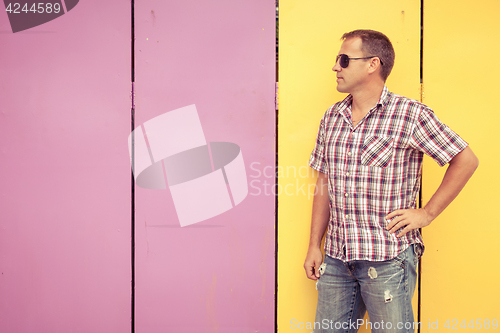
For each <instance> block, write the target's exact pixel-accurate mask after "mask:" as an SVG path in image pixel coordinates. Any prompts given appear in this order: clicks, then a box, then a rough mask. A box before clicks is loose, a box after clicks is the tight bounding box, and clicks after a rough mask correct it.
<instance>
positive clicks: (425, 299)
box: [421, 0, 500, 332]
mask: <svg viewBox="0 0 500 333" xmlns="http://www.w3.org/2000/svg"><path fill="white" fill-rule="evenodd" d="M499 11H500V3H499V2H498V1H486V0H481V1H478V2H474V4H473V5H472V4H471V3H468V2H466V1H460V2H457V1H439V2H435V1H426V2H425V4H424V48H423V50H424V75H423V83H424V84H423V92H424V102H425V103H426V104H427V105H429V106H431V107H432V108H433V109H434V110H435V112H436V114H437V115H438V116H439V117H440V118H441V119H442V120H443V121H444V122H445V123H446V124H447V125H448V126H450V127H451V128H452V129H453V130H455V131H456V132H457V133H458V134H459V135H460V136H462V137H463V138H464V139H465V140H466V141H467V142H468V143H469V144H470V147H471V148H472V150H473V151H474V152H475V153H476V155H477V156H478V158H479V161H480V162H479V168H478V169H477V171H476V173H475V174H474V176H473V177H472V179H471V180H470V181H469V183H468V184H467V186H466V187H465V189H464V190H463V191H462V193H461V194H460V195H459V196H458V198H457V199H456V200H455V201H454V202H453V203H452V204H451V205H450V206H449V207H448V208H447V209H446V210H445V211H444V212H443V213H442V214H441V215H440V216H439V217H438V218H437V219H436V220H435V221H434V222H432V224H431V225H430V226H429V227H427V228H425V229H424V231H423V237H424V240H425V242H426V245H427V248H426V253H425V255H424V256H423V259H422V276H423V280H422V294H421V297H422V323H423V329H422V332H434V331H436V329H435V328H436V327H437V328H438V329H439V331H444V330H447V329H451V328H455V329H459V330H460V331H461V332H463V331H471V332H473V331H472V330H474V331H476V330H477V329H482V330H484V329H487V328H488V327H487V325H488V321H489V329H493V328H494V325H493V324H494V322H493V320H496V327H497V329H498V324H499V323H498V321H500V305H499V304H498V298H499V296H500V286H499V285H498V283H496V282H495V281H496V280H497V278H496V276H497V275H498V272H499V269H498V257H499V256H500V250H499V248H498V237H499V235H500V227H499V224H498V221H499V218H498V214H497V207H498V197H499V196H498V193H497V189H498V188H499V187H500V179H499V177H498V176H497V173H498V163H499V155H500V154H499V152H500V150H499V149H500V148H499V147H498V145H497V144H496V142H497V133H498V123H499V121H500V116H499V114H498V111H497V108H498V101H497V96H498V89H499V88H500V85H499V84H498V76H499V75H500V65H499V62H498V61H497V60H496V58H495V56H494V55H496V54H498V53H499V52H500V35H499V32H500V22H499V21H498V13H499ZM470 59H478V61H475V62H474V63H472V62H470V61H469V60H470ZM472 64H474V65H473V66H471V65H472ZM445 170H446V168H439V167H438V166H437V165H435V163H434V162H432V161H431V160H428V161H426V163H424V175H423V179H424V183H423V190H424V191H423V199H424V201H427V200H428V199H429V198H430V196H431V195H432V193H434V191H435V190H436V188H437V186H438V185H439V183H440V181H441V179H442V177H443V175H444V172H445ZM448 320H449V323H448V325H449V328H447V327H445V326H444V325H445V324H446V322H447V321H448ZM430 324H432V325H431V327H429V325H430ZM462 325H463V326H462ZM464 326H465V328H464ZM473 327H474V328H473Z"/></svg>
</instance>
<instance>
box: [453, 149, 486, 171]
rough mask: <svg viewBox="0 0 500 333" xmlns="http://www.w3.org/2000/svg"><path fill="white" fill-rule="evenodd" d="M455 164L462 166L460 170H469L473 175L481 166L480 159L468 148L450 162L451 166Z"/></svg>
mask: <svg viewBox="0 0 500 333" xmlns="http://www.w3.org/2000/svg"><path fill="white" fill-rule="evenodd" d="M454 163H456V164H458V165H460V168H462V169H465V170H468V171H469V172H470V174H471V175H472V174H473V173H474V172H475V171H476V169H477V167H478V166H479V159H478V158H477V156H476V154H474V152H473V151H472V149H471V148H470V147H467V148H465V149H464V150H463V151H462V152H460V153H459V154H458V155H457V156H455V157H454V158H453V159H452V160H451V161H450V164H454Z"/></svg>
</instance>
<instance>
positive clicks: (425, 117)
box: [411, 108, 468, 166]
mask: <svg viewBox="0 0 500 333" xmlns="http://www.w3.org/2000/svg"><path fill="white" fill-rule="evenodd" d="M411 145H412V146H413V147H414V148H415V149H417V150H419V151H421V152H423V153H424V154H426V155H428V156H430V157H432V159H434V160H435V161H436V162H437V163H438V164H439V165H440V166H444V165H446V164H447V163H449V162H450V161H451V160H452V159H453V157H455V156H456V155H457V154H458V153H460V152H461V151H463V150H464V149H465V148H466V147H467V145H468V144H467V142H465V141H464V140H463V139H462V138H461V137H460V136H459V135H458V134H457V133H455V132H453V131H452V130H451V129H450V128H449V127H448V126H446V125H445V124H443V123H442V122H441V121H440V120H439V119H438V117H437V116H436V115H435V114H434V112H433V111H432V110H430V109H428V108H424V109H423V110H422V112H421V114H420V115H419V117H418V120H417V124H416V126H415V128H414V130H413V133H412V137H411Z"/></svg>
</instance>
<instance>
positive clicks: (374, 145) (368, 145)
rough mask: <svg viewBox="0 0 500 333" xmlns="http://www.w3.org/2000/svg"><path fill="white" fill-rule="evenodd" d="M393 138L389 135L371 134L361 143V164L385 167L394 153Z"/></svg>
mask: <svg viewBox="0 0 500 333" xmlns="http://www.w3.org/2000/svg"><path fill="white" fill-rule="evenodd" d="M393 142H394V139H393V138H390V137H379V136H371V137H369V138H367V139H366V140H365V142H364V143H363V148H362V150H361V164H362V165H365V166H371V167H380V168H385V167H386V166H388V165H389V163H390V162H391V159H392V156H393V155H394V147H393Z"/></svg>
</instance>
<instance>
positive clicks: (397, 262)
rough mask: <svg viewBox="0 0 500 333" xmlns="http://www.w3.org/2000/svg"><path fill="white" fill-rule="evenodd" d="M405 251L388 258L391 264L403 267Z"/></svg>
mask: <svg viewBox="0 0 500 333" xmlns="http://www.w3.org/2000/svg"><path fill="white" fill-rule="evenodd" d="M406 251H407V250H405V251H403V252H401V253H400V254H398V255H397V256H396V257H394V258H392V259H391V260H389V262H391V263H392V264H394V265H396V266H398V267H400V268H402V269H404V268H405V263H406Z"/></svg>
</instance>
